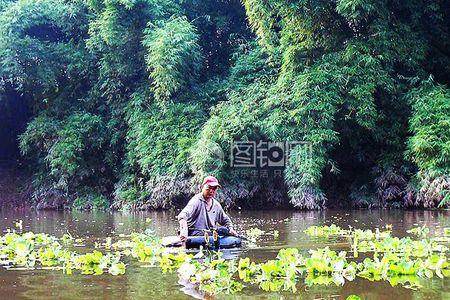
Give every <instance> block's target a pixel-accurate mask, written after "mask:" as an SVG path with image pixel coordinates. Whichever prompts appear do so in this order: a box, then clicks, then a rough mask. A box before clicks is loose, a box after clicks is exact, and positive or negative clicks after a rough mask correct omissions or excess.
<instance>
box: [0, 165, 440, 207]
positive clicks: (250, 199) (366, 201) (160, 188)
mask: <svg viewBox="0 0 450 300" xmlns="http://www.w3.org/2000/svg"><path fill="white" fill-rule="evenodd" d="M32 178H33V176H32V175H31V174H30V173H29V172H27V171H25V168H24V167H23V165H20V164H16V163H14V162H8V163H2V164H1V165H0V207H4V208H19V209H20V208H32V209H36V210H71V209H77V210H87V211H89V210H105V209H110V210H113V211H120V210H129V211H152V210H168V209H174V208H175V209H177V208H178V209H179V208H182V207H184V206H185V205H186V204H187V202H188V201H189V199H190V198H191V197H192V196H193V195H194V194H195V193H197V192H198V191H199V190H200V187H199V186H198V185H196V184H194V183H193V182H192V180H190V179H186V178H184V179H177V178H172V179H171V180H165V181H160V182H157V183H156V184H154V185H150V184H146V185H145V186H146V189H147V190H148V191H147V192H148V196H147V197H145V198H143V199H138V198H131V199H123V198H120V197H119V196H118V195H117V194H116V193H113V194H111V195H109V196H105V195H97V196H95V195H87V196H85V197H84V198H83V199H81V198H80V197H79V196H78V198H77V194H78V192H75V193H72V194H66V193H64V192H63V191H61V190H59V189H57V188H56V187H53V186H47V187H40V188H39V189H36V188H35V187H33V184H32V182H33V179H32ZM383 187H384V189H385V190H387V191H391V190H392V189H393V186H392V184H386V185H384V186H383ZM395 187H396V186H394V188H395ZM397 190H398V191H397V197H392V199H390V200H388V201H386V200H385V199H384V198H380V197H379V196H380V195H384V194H385V193H384V192H383V191H381V192H380V190H377V192H378V193H375V192H372V193H370V192H368V191H365V192H364V193H352V194H351V195H350V196H346V195H345V193H343V191H342V190H339V189H338V188H337V187H336V186H334V187H332V188H328V189H327V191H328V193H327V195H326V197H327V201H326V204H325V205H324V206H323V207H321V208H315V209H312V210H317V209H318V210H320V209H325V208H329V209H361V208H362V209H365V208H368V209H376V208H403V209H410V208H415V209H417V208H419V209H425V208H432V207H423V206H420V205H418V203H417V201H415V200H414V199H413V200H411V199H410V197H413V198H415V195H409V194H406V193H405V192H403V191H402V190H401V189H400V188H398V187H397ZM80 194H81V193H80ZM216 199H217V200H218V201H220V202H221V203H222V205H223V206H224V207H225V208H226V209H232V210H233V209H237V210H250V211H251V210H257V209H289V210H298V209H296V208H295V207H293V205H292V204H291V203H290V202H289V198H288V193H287V189H286V187H285V186H284V185H283V184H280V182H271V181H270V180H268V181H267V182H266V183H265V184H255V183H254V182H251V181H242V182H239V183H226V184H224V187H223V188H222V189H221V190H220V192H219V193H218V194H217V197H216ZM445 207H446V206H445Z"/></svg>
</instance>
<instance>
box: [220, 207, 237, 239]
mask: <svg viewBox="0 0 450 300" xmlns="http://www.w3.org/2000/svg"><path fill="white" fill-rule="evenodd" d="M218 204H219V210H220V215H219V217H220V218H219V223H220V224H223V226H225V227H226V228H228V229H229V230H230V234H231V235H234V236H238V233H237V232H236V231H235V230H234V228H233V222H232V221H231V218H230V217H229V216H228V215H227V213H226V212H225V211H224V210H223V208H222V205H220V203H218Z"/></svg>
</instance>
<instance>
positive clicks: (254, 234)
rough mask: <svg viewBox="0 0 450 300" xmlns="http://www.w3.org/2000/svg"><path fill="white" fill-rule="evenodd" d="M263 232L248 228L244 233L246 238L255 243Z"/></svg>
mask: <svg viewBox="0 0 450 300" xmlns="http://www.w3.org/2000/svg"><path fill="white" fill-rule="evenodd" d="M264 233H265V232H264V231H263V230H261V229H259V228H258V227H254V228H250V229H248V230H246V231H245V235H246V237H247V238H248V239H249V240H251V241H252V242H256V240H257V239H258V238H259V237H261V236H262V235H263V234H264Z"/></svg>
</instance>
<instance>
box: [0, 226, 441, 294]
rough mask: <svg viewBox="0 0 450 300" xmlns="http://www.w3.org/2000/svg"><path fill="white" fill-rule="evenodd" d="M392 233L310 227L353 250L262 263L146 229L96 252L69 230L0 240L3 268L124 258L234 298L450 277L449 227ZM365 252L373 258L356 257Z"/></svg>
mask: <svg viewBox="0 0 450 300" xmlns="http://www.w3.org/2000/svg"><path fill="white" fill-rule="evenodd" d="M391 230H392V228H391V227H387V228H386V230H380V229H378V228H376V229H375V230H370V229H366V230H362V229H352V228H350V229H343V228H340V227H339V226H336V225H330V226H312V227H310V228H308V229H307V230H305V233H306V234H308V235H310V236H313V237H320V238H333V239H335V238H340V239H344V240H345V241H346V243H348V251H335V250H333V249H330V248H329V247H325V248H319V249H311V250H309V251H308V252H300V251H299V250H298V249H295V248H287V249H281V250H280V251H279V253H278V255H277V256H276V258H275V259H272V260H268V261H265V262H255V261H251V260H250V258H240V259H239V260H225V259H224V258H223V257H222V255H221V253H220V252H211V251H206V252H203V250H202V249H201V250H200V252H199V253H198V254H197V255H195V256H193V255H191V254H187V253H186V252H184V251H183V250H182V249H168V248H164V247H162V246H161V242H160V240H159V239H158V238H157V237H156V236H155V235H154V233H153V231H151V230H149V229H147V230H146V231H145V232H143V233H132V234H130V235H120V236H118V237H106V238H105V239H104V240H103V241H96V242H94V245H93V246H94V247H95V248H96V249H95V250H93V251H92V252H87V253H83V254H80V253H77V252H76V251H75V250H74V249H76V246H75V245H76V244H77V243H79V242H82V241H83V240H80V239H76V238H74V237H72V236H71V235H70V234H69V233H67V234H65V235H63V236H62V237H61V238H57V237H55V236H51V235H48V234H44V233H37V234H36V233H33V232H24V233H17V232H15V231H11V230H9V231H7V232H6V234H4V235H3V236H0V265H2V266H3V267H5V268H9V269H12V268H14V269H15V270H18V269H35V268H41V269H55V270H62V271H63V272H64V273H65V274H72V272H73V271H77V272H79V273H81V274H93V275H100V274H104V273H108V274H112V275H121V274H124V273H125V272H126V261H129V260H135V261H138V262H140V263H141V264H142V266H143V267H159V268H160V269H161V270H162V272H175V271H176V272H177V274H178V276H179V277H180V279H182V280H184V281H187V282H190V283H192V284H194V285H195V286H196V287H198V289H199V290H200V291H203V292H205V293H207V294H219V293H226V294H234V293H237V292H240V291H241V290H242V289H244V288H245V286H246V285H255V286H258V287H259V288H260V289H262V290H264V291H272V292H277V291H288V292H292V293H296V292H297V290H298V286H299V284H304V285H306V286H313V285H337V286H342V285H344V284H345V282H346V281H352V280H354V279H355V278H356V277H359V278H364V279H367V280H370V281H380V280H384V281H387V282H389V283H390V284H391V285H392V286H397V285H400V286H403V287H405V288H410V289H419V288H421V284H420V280H421V278H425V279H427V278H433V277H435V276H436V277H438V278H444V277H450V262H449V259H448V257H447V254H448V250H449V249H448V244H449V242H450V237H449V236H448V230H447V229H444V230H443V232H442V236H435V237H432V238H424V236H425V235H428V234H429V230H428V228H426V227H417V228H413V229H411V230H409V231H408V233H410V234H412V236H407V237H403V238H398V237H395V236H392V231H391ZM261 234H263V232H262V231H260V230H257V229H252V230H251V231H248V232H247V235H249V236H252V237H253V238H256V236H258V235H259V236H260V235H261ZM340 245H342V243H340ZM360 252H361V253H371V255H370V256H367V255H365V258H364V259H362V260H361V259H357V258H358V255H359V253H360ZM355 297H356V296H355ZM354 299H357V298H354Z"/></svg>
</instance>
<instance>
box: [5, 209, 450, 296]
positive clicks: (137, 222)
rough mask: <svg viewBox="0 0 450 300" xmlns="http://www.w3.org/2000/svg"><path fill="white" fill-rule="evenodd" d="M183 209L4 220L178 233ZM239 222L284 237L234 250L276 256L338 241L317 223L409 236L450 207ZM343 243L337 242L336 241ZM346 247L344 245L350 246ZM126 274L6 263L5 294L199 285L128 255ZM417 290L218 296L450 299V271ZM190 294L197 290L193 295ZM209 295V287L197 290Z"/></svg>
mask: <svg viewBox="0 0 450 300" xmlns="http://www.w3.org/2000/svg"><path fill="white" fill-rule="evenodd" d="M177 213H178V212H177V211H160V212H117V213H104V212H92V213H86V212H55V211H47V212H36V211H14V212H12V211H5V210H1V211H0V226H1V227H2V228H6V227H12V226H13V225H14V222H15V221H16V220H18V219H22V220H23V225H24V230H32V231H35V232H46V233H49V234H53V235H56V236H62V235H63V234H64V233H66V232H67V231H69V232H70V233H71V234H72V235H74V236H78V237H81V236H82V237H86V236H89V239H88V242H87V246H88V248H89V247H91V248H92V247H93V243H92V240H93V239H98V238H104V237H106V236H117V235H119V234H129V233H131V232H133V231H144V230H145V229H146V228H152V229H154V230H155V232H156V234H157V235H159V236H165V235H173V234H174V233H175V232H176V230H177V222H176V218H175V217H176V215H177ZM230 214H231V217H232V218H233V221H234V223H235V227H236V228H237V230H238V231H240V232H245V231H246V230H248V229H250V228H252V227H258V228H260V229H262V230H264V231H267V232H272V231H274V230H277V231H278V233H279V234H278V237H277V238H274V237H273V235H264V236H262V239H261V240H260V241H259V242H258V247H257V248H252V249H250V248H246V247H244V248H243V249H241V250H239V251H233V252H230V255H231V256H233V257H238V256H240V257H250V258H251V259H253V260H256V261H265V260H267V259H273V258H275V256H276V253H277V252H278V250H279V249H281V248H284V247H296V248H300V249H303V250H304V251H307V250H308V249H310V248H317V247H323V246H327V245H332V244H330V242H328V241H324V240H320V239H314V238H310V237H308V236H306V235H305V234H304V232H303V230H305V229H306V228H307V227H309V226H312V225H322V224H328V225H329V224H331V223H335V224H337V225H339V226H341V227H344V228H348V227H349V226H352V227H356V228H374V227H384V226H385V225H386V224H393V229H394V234H395V235H398V236H404V235H405V234H406V230H408V229H410V228H411V227H413V226H417V225H420V226H421V225H427V226H428V227H429V228H430V231H431V232H432V233H440V232H442V230H443V228H444V227H450V218H449V216H450V212H449V211H435V210H430V211H422V210H411V211H402V210H354V211H343V210H325V211H309V212H293V211H288V210H276V211H251V212H238V211H233V212H231V213H230ZM332 246H333V247H335V248H339V246H337V245H332ZM343 247H344V246H343ZM127 263H128V267H127V273H126V275H124V276H116V277H114V276H111V275H107V274H104V275H102V276H86V275H79V274H74V275H70V276H69V275H64V274H62V272H60V271H49V270H35V271H6V270H0V284H1V287H0V293H1V295H2V298H3V299H17V298H21V299H44V298H45V299H48V298H49V297H50V298H59V299H75V298H76V299H83V298H88V299H105V298H106V299H113V298H114V299H116V298H117V299H189V298H191V296H194V293H197V291H195V289H192V287H189V286H187V285H185V286H182V285H180V283H179V282H178V281H179V279H178V276H177V275H176V274H162V273H161V271H160V270H159V269H158V268H143V267H141V266H140V264H139V263H137V262H134V261H129V262H127ZM420 284H421V285H422V286H423V288H422V289H420V290H418V291H412V290H408V289H406V288H402V287H392V286H391V285H390V284H389V283H388V282H370V281H368V280H364V279H360V278H357V279H356V280H355V281H353V282H346V283H345V285H344V286H335V285H333V284H331V285H329V286H323V285H321V286H316V285H313V286H311V287H308V286H306V285H305V284H304V283H303V281H302V280H301V282H300V283H299V284H298V287H297V288H298V292H297V293H296V294H291V293H286V292H281V293H266V292H263V291H261V290H260V289H259V288H258V287H257V286H251V285H249V286H247V287H246V288H245V289H244V291H243V292H242V293H241V294H239V295H237V296H226V295H221V296H218V297H216V298H217V299H254V298H255V297H256V298H258V299H279V298H280V297H283V299H318V298H323V299H335V298H336V299H345V298H346V297H347V296H348V295H351V294H359V295H361V296H363V298H365V299H450V279H448V278H447V279H444V280H441V279H438V278H433V279H432V280H422V279H421V281H420ZM188 295H191V296H188ZM195 295H196V296H197V297H202V294H195Z"/></svg>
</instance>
